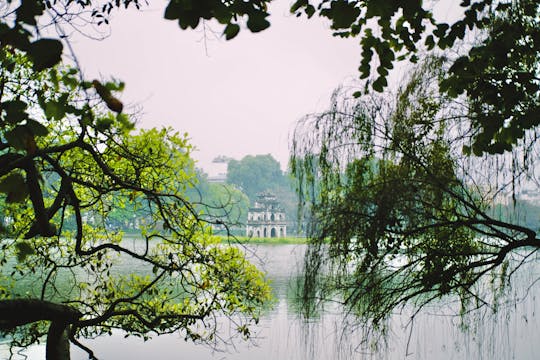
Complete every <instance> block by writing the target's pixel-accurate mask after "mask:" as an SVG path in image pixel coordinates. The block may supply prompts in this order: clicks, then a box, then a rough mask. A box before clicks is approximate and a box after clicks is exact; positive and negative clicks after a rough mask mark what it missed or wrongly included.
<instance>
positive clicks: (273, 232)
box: [246, 192, 287, 238]
mask: <svg viewBox="0 0 540 360" xmlns="http://www.w3.org/2000/svg"><path fill="white" fill-rule="evenodd" d="M246 236H250V237H262V238H276V237H285V236H287V225H286V222H285V211H283V209H282V208H281V206H280V205H279V202H278V201H277V199H276V196H275V195H273V194H271V193H269V192H264V193H260V194H258V195H257V200H256V201H255V204H253V207H252V208H250V209H249V211H248V218H247V226H246Z"/></svg>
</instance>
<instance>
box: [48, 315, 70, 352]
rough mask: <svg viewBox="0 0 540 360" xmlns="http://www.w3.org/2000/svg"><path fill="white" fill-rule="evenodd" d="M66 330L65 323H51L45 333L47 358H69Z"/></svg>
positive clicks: (67, 328) (66, 325)
mask: <svg viewBox="0 0 540 360" xmlns="http://www.w3.org/2000/svg"><path fill="white" fill-rule="evenodd" d="M68 330H69V325H68V324H66V323H62V322H52V323H51V326H50V327H49V333H48V335H47V350H46V359H47V360H70V354H69V340H68Z"/></svg>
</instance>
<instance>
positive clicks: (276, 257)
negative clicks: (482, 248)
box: [0, 245, 540, 360]
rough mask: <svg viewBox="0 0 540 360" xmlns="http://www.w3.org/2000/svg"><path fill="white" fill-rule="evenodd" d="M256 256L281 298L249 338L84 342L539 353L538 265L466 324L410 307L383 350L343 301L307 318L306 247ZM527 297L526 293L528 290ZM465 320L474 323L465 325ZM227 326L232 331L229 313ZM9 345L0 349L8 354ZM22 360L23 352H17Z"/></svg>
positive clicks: (288, 352) (469, 354) (103, 358)
mask: <svg viewBox="0 0 540 360" xmlns="http://www.w3.org/2000/svg"><path fill="white" fill-rule="evenodd" d="M249 249H250V250H251V251H252V252H253V254H255V255H256V256H254V255H252V256H251V258H252V259H253V261H254V262H256V263H258V264H259V265H260V266H261V267H262V268H263V269H264V270H265V271H266V272H267V273H268V277H269V278H270V279H271V281H272V286H273V288H274V291H275V295H276V297H277V301H276V304H275V305H274V306H273V307H272V309H270V310H269V311H268V312H267V313H266V314H265V315H264V316H262V317H261V321H260V323H259V326H258V327H257V328H256V329H255V330H256V334H255V336H254V338H253V339H252V340H251V341H249V342H243V341H242V340H241V339H239V338H238V339H236V341H234V344H233V345H228V346H225V345H223V344H222V345H220V346H219V348H218V349H213V348H212V347H209V346H204V345H194V344H193V343H190V342H185V341H184V339H183V337H182V336H181V335H180V334H178V335H167V336H161V337H156V338H154V339H152V340H149V341H147V342H143V341H142V340H141V339H138V338H131V337H130V338H124V337H123V334H122V333H120V332H118V333H114V334H113V336H108V337H101V338H98V339H93V340H84V341H83V343H84V344H85V345H87V346H89V347H91V348H92V349H93V350H94V352H95V355H96V356H97V357H98V358H99V359H100V360H113V359H115V360H116V359H141V360H142V359H152V358H154V359H156V360H157V359H159V360H168V359H170V360H172V359H191V360H199V359H201V360H204V359H218V360H226V359H231V360H243V359H246V360H247V359H258V360H266V359H268V360H270V359H272V360H273V359H285V360H304V359H305V360H329V359H389V360H394V359H430V360H446V359H520V360H533V359H538V354H540V341H538V335H539V334H540V331H539V330H540V321H539V319H538V318H537V317H536V297H537V295H538V287H537V286H529V285H531V284H533V283H534V282H535V281H536V280H537V279H538V278H539V277H540V276H539V275H540V266H538V265H536V264H527V265H525V266H524V268H523V269H521V270H522V271H518V272H517V273H516V274H514V277H513V284H514V285H513V287H512V288H508V289H507V295H508V304H507V305H506V306H502V307H500V308H499V310H498V312H497V313H496V314H493V313H492V312H491V311H488V310H485V311H477V312H475V313H473V315H471V316H470V317H469V318H468V319H466V320H465V321H466V322H465V324H464V323H463V322H462V319H460V318H458V317H455V316H450V315H448V314H452V313H454V312H455V304H452V303H448V302H445V303H443V304H439V305H437V306H433V307H431V308H426V309H425V310H423V311H422V312H421V313H420V314H419V315H418V316H417V317H416V318H415V320H414V322H413V323H411V322H410V321H409V316H408V314H407V313H406V312H407V311H406V310H405V311H404V313H402V314H394V315H392V316H391V317H390V320H389V329H390V330H389V333H388V336H387V338H386V339H387V343H386V346H382V347H381V349H379V350H377V349H375V348H374V347H373V346H370V345H369V344H367V345H366V344H364V345H362V343H361V338H360V336H359V334H358V333H357V332H347V333H344V332H343V331H342V325H343V323H344V322H345V321H347V319H345V318H344V317H343V316H342V314H341V312H340V309H339V308H338V307H337V306H333V307H329V308H327V309H326V310H325V312H324V313H321V314H319V316H318V317H317V318H314V319H310V320H309V321H307V322H306V321H305V320H303V319H301V318H300V315H299V314H298V312H297V311H296V308H297V306H296V303H295V301H294V284H295V281H294V279H295V278H297V277H298V274H299V270H298V268H299V267H298V266H299V265H300V264H301V261H302V259H303V254H304V251H305V245H274V246H273V245H257V246H250V248H249ZM525 295H527V296H525ZM464 325H467V326H468V330H467V331H463V327H464ZM222 330H223V334H224V336H225V337H227V335H226V334H228V333H229V323H228V322H227V321H226V320H225V319H224V320H223V323H222ZM5 354H6V353H5V345H4V348H3V349H0V357H1V358H4V356H3V355H5ZM23 354H24V355H25V356H27V359H29V360H34V359H36V360H37V359H44V348H43V347H42V346H35V347H32V348H30V349H27V350H25V351H24V352H23ZM15 358H17V359H19V358H20V359H23V358H24V357H22V356H20V357H15ZM87 358H88V356H87V355H86V353H84V352H82V351H80V350H79V349H77V348H74V347H72V359H74V360H82V359H87Z"/></svg>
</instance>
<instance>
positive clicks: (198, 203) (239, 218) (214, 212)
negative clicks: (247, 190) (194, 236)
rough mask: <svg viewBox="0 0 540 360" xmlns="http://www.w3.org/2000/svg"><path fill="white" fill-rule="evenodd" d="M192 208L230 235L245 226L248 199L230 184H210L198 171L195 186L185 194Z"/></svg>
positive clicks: (205, 176) (203, 174) (204, 175)
mask: <svg viewBox="0 0 540 360" xmlns="http://www.w3.org/2000/svg"><path fill="white" fill-rule="evenodd" d="M187 194H188V196H189V198H190V199H191V201H192V203H193V204H194V206H195V207H196V208H198V209H200V211H201V212H202V214H205V216H207V217H208V220H209V221H211V222H212V223H214V226H215V228H220V230H223V231H224V232H225V234H230V233H231V232H233V231H234V230H238V227H242V231H243V230H244V229H243V227H244V225H245V220H246V219H247V211H248V209H249V198H248V197H247V196H246V194H244V193H243V192H242V191H240V190H239V189H237V188H236V186H234V185H231V184H220V183H212V182H209V181H208V179H207V175H206V174H205V173H202V172H201V171H198V173H197V184H196V185H195V186H194V187H193V188H192V189H190V190H188V192H187Z"/></svg>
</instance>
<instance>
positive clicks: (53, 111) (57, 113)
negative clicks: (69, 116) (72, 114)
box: [45, 101, 66, 120]
mask: <svg viewBox="0 0 540 360" xmlns="http://www.w3.org/2000/svg"><path fill="white" fill-rule="evenodd" d="M45 116H46V117H47V119H56V120H61V119H63V118H64V116H66V110H65V107H64V105H63V104H61V103H59V102H56V101H50V102H48V103H46V104H45Z"/></svg>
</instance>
